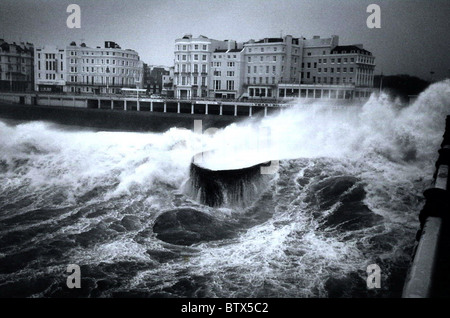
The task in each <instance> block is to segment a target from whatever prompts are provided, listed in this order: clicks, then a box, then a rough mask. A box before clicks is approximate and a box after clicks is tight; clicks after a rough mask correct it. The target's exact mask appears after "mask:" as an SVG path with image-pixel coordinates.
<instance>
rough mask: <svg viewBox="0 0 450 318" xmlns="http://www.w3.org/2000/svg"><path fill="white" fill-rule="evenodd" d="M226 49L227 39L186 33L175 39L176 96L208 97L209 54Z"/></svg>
mask: <svg viewBox="0 0 450 318" xmlns="http://www.w3.org/2000/svg"><path fill="white" fill-rule="evenodd" d="M218 49H219V50H220V49H222V50H224V49H228V41H218V40H213V39H209V38H207V37H205V36H202V35H200V36H199V37H197V38H193V37H192V35H190V34H187V35H185V36H183V38H181V39H176V40H175V61H174V62H175V63H174V64H175V70H174V90H175V97H176V98H188V99H190V98H196V97H208V90H209V89H210V87H209V82H210V78H209V76H211V74H212V73H211V72H210V63H211V54H212V53H213V52H214V51H216V50H218Z"/></svg>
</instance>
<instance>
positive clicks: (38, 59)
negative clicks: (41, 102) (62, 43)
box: [34, 46, 66, 93]
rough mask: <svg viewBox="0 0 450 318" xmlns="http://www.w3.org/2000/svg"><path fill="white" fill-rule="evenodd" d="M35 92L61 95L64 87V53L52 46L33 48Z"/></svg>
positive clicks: (63, 50) (62, 50)
mask: <svg viewBox="0 0 450 318" xmlns="http://www.w3.org/2000/svg"><path fill="white" fill-rule="evenodd" d="M34 57H35V58H34V61H35V63H34V74H35V80H34V82H35V88H34V90H35V91H38V92H53V93H62V92H63V91H64V88H65V85H66V52H65V49H58V48H57V47H54V46H44V47H40V48H35V52H34Z"/></svg>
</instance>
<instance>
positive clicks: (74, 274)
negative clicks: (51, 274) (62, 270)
mask: <svg viewBox="0 0 450 318" xmlns="http://www.w3.org/2000/svg"><path fill="white" fill-rule="evenodd" d="M67 273H71V274H70V275H69V276H68V277H67V280H66V285H67V287H69V288H70V289H73V288H81V270H80V266H78V265H77V264H69V265H68V266H67Z"/></svg>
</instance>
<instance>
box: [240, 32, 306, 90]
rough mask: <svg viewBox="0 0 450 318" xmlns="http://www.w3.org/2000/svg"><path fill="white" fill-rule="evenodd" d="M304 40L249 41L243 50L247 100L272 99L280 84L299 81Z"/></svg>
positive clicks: (268, 39)
mask: <svg viewBox="0 0 450 318" xmlns="http://www.w3.org/2000/svg"><path fill="white" fill-rule="evenodd" d="M302 41H303V39H302V38H294V37H292V36H291V35H287V36H285V37H283V38H264V39H262V40H259V41H254V40H250V41H249V42H247V43H245V44H244V48H245V61H246V68H245V71H246V73H245V78H246V82H245V84H246V85H245V86H246V89H247V94H246V96H247V97H249V98H273V97H275V96H276V90H277V85H278V84H279V83H291V82H292V83H295V82H297V83H298V81H299V76H300V71H301V69H300V65H301V61H302V54H303V42H302Z"/></svg>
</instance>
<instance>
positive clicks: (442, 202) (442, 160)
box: [402, 116, 450, 298]
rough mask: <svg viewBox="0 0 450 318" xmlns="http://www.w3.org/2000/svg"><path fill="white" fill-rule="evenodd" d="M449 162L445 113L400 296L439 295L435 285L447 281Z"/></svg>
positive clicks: (449, 118) (449, 121)
mask: <svg viewBox="0 0 450 318" xmlns="http://www.w3.org/2000/svg"><path fill="white" fill-rule="evenodd" d="M449 166H450V116H447V119H446V128H445V133H444V136H443V141H442V144H441V149H440V150H439V158H438V160H437V162H436V171H435V173H434V176H433V177H434V182H433V185H432V187H431V188H429V189H427V190H426V191H425V192H424V197H425V199H426V202H425V205H424V207H423V209H422V211H421V212H420V215H419V221H420V229H419V231H418V233H417V244H416V246H415V251H414V255H413V260H412V263H411V266H410V268H409V271H408V275H407V278H406V281H405V285H404V289H403V295H402V296H403V298H430V297H439V296H442V295H441V294H440V292H439V287H438V285H440V284H442V280H447V281H449V276H450V275H449V273H448V268H447V266H446V265H444V266H443V263H446V262H448V261H449V257H448V254H449V252H450V251H448V250H446V248H445V246H447V247H448V245H449V240H450V237H449V235H448V232H449V224H448V221H449V215H450V205H449V202H450V199H449V198H450V195H449V190H448V189H449V188H448V185H449V181H448V172H449ZM440 268H443V270H440ZM442 274H443V275H442ZM446 288H448V287H446Z"/></svg>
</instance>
